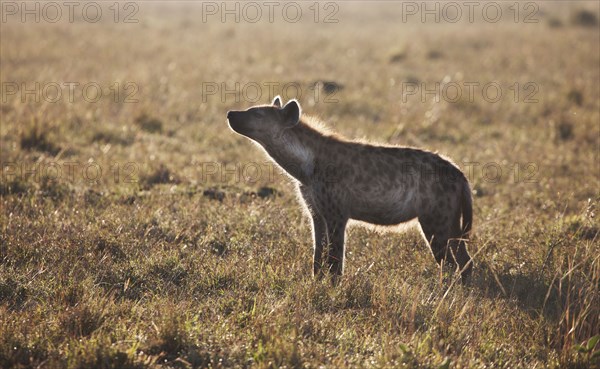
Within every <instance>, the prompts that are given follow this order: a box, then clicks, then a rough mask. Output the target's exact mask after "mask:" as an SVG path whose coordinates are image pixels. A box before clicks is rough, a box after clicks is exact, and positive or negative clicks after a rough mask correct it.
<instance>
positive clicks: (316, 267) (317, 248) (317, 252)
mask: <svg viewBox="0 0 600 369" xmlns="http://www.w3.org/2000/svg"><path fill="white" fill-rule="evenodd" d="M312 221H313V241H314V255H313V273H314V276H316V277H322V276H323V272H322V269H321V268H322V266H323V246H324V245H327V243H328V242H329V241H328V239H327V225H326V223H325V219H323V217H321V216H320V215H318V214H313V215H312Z"/></svg>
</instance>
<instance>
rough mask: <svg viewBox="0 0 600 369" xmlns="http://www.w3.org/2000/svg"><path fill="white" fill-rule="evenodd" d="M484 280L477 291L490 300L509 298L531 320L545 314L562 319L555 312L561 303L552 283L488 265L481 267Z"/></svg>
mask: <svg viewBox="0 0 600 369" xmlns="http://www.w3.org/2000/svg"><path fill="white" fill-rule="evenodd" d="M478 268H479V275H480V279H479V280H478V281H477V282H476V283H473V287H474V288H477V289H480V290H481V292H482V294H483V296H485V297H487V298H494V299H497V298H505V299H508V300H512V301H515V302H516V303H517V306H518V307H519V308H521V309H522V310H524V311H526V312H527V313H529V314H530V315H531V316H539V315H540V314H543V315H544V317H545V318H546V319H550V320H557V319H559V316H558V312H557V311H556V310H557V309H555V307H556V305H557V303H558V302H559V300H560V296H559V294H558V291H557V289H556V288H554V286H551V285H550V283H548V281H546V280H544V279H543V278H542V277H540V276H537V275H536V274H525V273H522V272H516V273H511V272H508V271H500V272H499V271H496V270H494V269H492V268H490V266H489V265H488V264H487V263H482V264H481V265H479V266H478Z"/></svg>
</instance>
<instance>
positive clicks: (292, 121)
mask: <svg viewBox="0 0 600 369" xmlns="http://www.w3.org/2000/svg"><path fill="white" fill-rule="evenodd" d="M301 113H302V112H301V108H300V104H298V102H297V101H296V100H290V101H289V102H288V103H287V104H285V106H284V107H282V106H281V98H280V97H279V96H277V97H276V98H275V99H274V100H273V103H272V105H260V106H253V107H251V108H249V109H248V110H243V111H233V110H232V111H229V112H227V120H228V121H229V126H230V127H231V129H233V130H234V131H235V132H237V133H239V134H241V135H243V136H246V137H248V138H250V139H252V140H254V141H256V142H258V143H260V144H262V145H272V144H275V141H276V140H278V139H280V138H281V137H282V136H283V132H284V131H285V130H286V129H288V128H292V127H294V126H295V125H297V124H298V122H300V115H301Z"/></svg>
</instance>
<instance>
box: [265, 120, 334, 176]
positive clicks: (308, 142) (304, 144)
mask: <svg viewBox="0 0 600 369" xmlns="http://www.w3.org/2000/svg"><path fill="white" fill-rule="evenodd" d="M329 139H330V138H329V137H327V136H326V135H324V134H323V133H321V132H319V131H317V130H316V129H315V128H313V127H312V126H310V125H309V124H308V123H306V122H305V121H302V120H301V121H300V122H299V123H298V124H297V125H295V126H294V127H293V128H288V129H286V130H284V131H283V132H282V134H281V136H280V137H278V138H277V139H276V141H275V142H273V143H272V144H271V145H265V149H266V151H267V153H268V154H269V155H270V156H271V157H272V158H273V159H274V160H275V162H276V163H277V164H279V166H281V167H282V168H283V169H284V170H285V171H286V172H287V173H288V174H290V175H291V176H292V177H294V178H295V179H297V180H298V181H300V182H301V183H303V184H308V183H309V182H310V181H311V178H312V176H313V172H314V168H315V161H316V160H318V158H317V155H318V153H319V152H320V151H321V150H320V149H319V148H320V147H323V145H327V140H329Z"/></svg>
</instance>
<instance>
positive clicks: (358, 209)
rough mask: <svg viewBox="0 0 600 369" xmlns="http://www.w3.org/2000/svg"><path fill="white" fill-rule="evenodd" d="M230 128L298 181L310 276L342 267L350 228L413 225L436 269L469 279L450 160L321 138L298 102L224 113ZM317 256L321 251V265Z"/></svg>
mask: <svg viewBox="0 0 600 369" xmlns="http://www.w3.org/2000/svg"><path fill="white" fill-rule="evenodd" d="M227 119H228V121H229V125H230V127H231V128H232V129H233V130H234V131H235V132H237V133H239V134H241V135H244V136H246V137H248V138H250V139H252V140H253V141H255V142H256V143H258V144H259V145H260V146H262V148H263V149H264V150H265V151H266V152H267V154H268V155H269V156H271V158H272V159H273V160H274V161H275V162H276V163H277V164H278V165H279V166H280V167H281V168H282V169H283V170H284V171H286V172H287V173H288V174H289V175H290V176H291V177H293V178H294V179H295V180H296V183H297V186H298V189H299V192H300V194H301V197H302V199H303V200H304V203H305V205H306V206H307V208H308V210H309V212H310V215H311V217H312V222H313V236H314V273H315V275H321V274H322V272H323V266H325V267H326V269H328V270H330V271H331V272H332V273H333V275H334V278H336V277H337V276H340V275H341V274H342V272H343V266H344V242H345V230H346V225H347V223H348V221H349V220H351V219H353V220H358V221H363V222H367V223H372V224H376V225H397V224H400V223H404V222H407V221H410V220H412V219H415V218H416V219H418V222H419V224H420V226H421V230H422V233H423V236H424V237H425V239H426V241H427V243H428V244H429V246H430V247H431V251H432V252H433V255H434V257H435V259H436V261H437V262H438V264H440V265H443V263H444V262H447V263H449V264H451V265H453V266H454V267H456V266H458V268H459V269H460V271H461V276H462V279H463V281H465V280H466V279H467V278H468V276H469V275H470V274H471V269H472V262H471V257H470V256H469V253H468V252H467V248H466V241H467V240H468V237H469V233H470V231H471V224H472V199H471V190H470V186H469V182H468V181H467V179H466V177H465V175H464V174H463V173H462V172H461V171H460V169H458V167H457V166H456V165H454V164H453V163H452V162H451V161H449V160H448V159H445V158H443V157H441V156H439V155H437V154H435V153H433V152H430V151H426V150H420V149H415V148H408V147H390V146H375V145H370V144H366V143H361V142H352V141H347V140H344V139H341V138H339V137H336V136H335V135H331V134H328V133H324V132H322V131H320V130H319V129H317V128H315V127H314V125H313V124H311V123H309V121H308V120H307V119H306V118H304V117H301V108H300V105H299V103H298V102H297V101H296V100H291V101H289V102H288V103H287V104H286V105H285V106H283V107H282V106H281V100H280V98H279V97H276V98H275V100H274V101H273V103H272V105H261V106H255V107H252V108H250V109H248V110H245V111H230V112H228V113H227ZM323 250H326V251H327V252H326V257H325V261H324V262H323Z"/></svg>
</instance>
